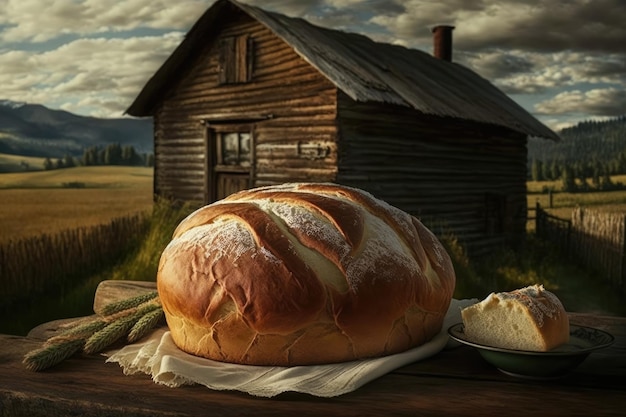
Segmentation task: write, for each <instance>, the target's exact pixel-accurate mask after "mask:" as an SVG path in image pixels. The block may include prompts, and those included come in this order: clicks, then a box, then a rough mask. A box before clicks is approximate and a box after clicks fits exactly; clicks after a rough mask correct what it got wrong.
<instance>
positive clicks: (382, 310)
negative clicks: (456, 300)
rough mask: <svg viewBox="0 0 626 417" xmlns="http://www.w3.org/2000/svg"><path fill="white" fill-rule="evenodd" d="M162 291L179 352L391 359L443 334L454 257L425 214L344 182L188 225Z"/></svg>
mask: <svg viewBox="0 0 626 417" xmlns="http://www.w3.org/2000/svg"><path fill="white" fill-rule="evenodd" d="M157 286H158V291H159V295H160V299H161V303H162V304H163V309H164V311H165V316H166V319H167V323H168V326H169V330H170V332H171V335H172V338H173V340H174V342H175V343H176V345H177V346H178V347H179V348H180V349H181V350H183V351H185V352H187V353H190V354H193V355H196V356H202V357H206V358H209V359H214V360H218V361H223V362H230V363H239V364H249V365H279V366H294V365H310V364H324V363H335V362H344V361H350V360H355V359H362V358H370V357H377V356H383V355H389V354H393V353H397V352H401V351H405V350H407V349H409V348H412V347H415V346H418V345H421V344H424V343H425V342H427V341H429V340H430V339H432V338H433V337H434V336H435V335H436V334H437V333H438V332H439V331H440V330H441V327H442V323H443V319H444V316H445V314H446V312H447V309H448V307H449V304H450V301H451V298H452V293H453V291H454V286H455V275H454V270H453V267H452V264H451V261H450V258H449V256H448V254H447V253H446V251H445V249H444V248H443V247H442V245H441V243H440V242H439V241H438V240H437V238H436V237H435V235H434V234H432V233H431V232H430V231H429V230H428V229H427V228H426V227H424V226H423V225H422V223H421V222H420V221H419V220H417V219H416V218H415V217H413V216H411V215H409V214H407V213H405V212H403V211H401V210H399V209H397V208H395V207H393V206H391V205H389V204H387V203H385V202H383V201H381V200H378V199H376V198H374V197H373V196H372V195H371V194H369V193H366V192H364V191H361V190H357V189H354V188H349V187H345V186H339V185H336V184H319V183H302V184H283V185H280V186H269V187H262V188H256V189H251V190H246V191H241V192H238V193H236V194H233V195H231V196H229V197H228V198H226V199H224V200H221V201H218V202H216V203H213V204H211V205H208V206H205V207H203V208H200V209H198V210H197V211H195V212H194V213H192V214H191V215H189V216H188V217H187V218H186V219H185V220H183V221H182V222H181V223H180V225H179V226H178V228H177V229H176V231H175V232H174V236H173V239H172V241H171V242H170V243H169V245H168V246H167V247H166V249H165V250H164V252H163V254H162V256H161V260H160V263H159V270H158V275H157Z"/></svg>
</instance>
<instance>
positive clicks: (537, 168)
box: [531, 159, 543, 181]
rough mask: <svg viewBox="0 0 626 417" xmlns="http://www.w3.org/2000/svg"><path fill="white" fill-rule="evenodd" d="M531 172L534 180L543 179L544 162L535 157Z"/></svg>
mask: <svg viewBox="0 0 626 417" xmlns="http://www.w3.org/2000/svg"><path fill="white" fill-rule="evenodd" d="M531 172H532V179H533V181H541V180H543V163H542V162H541V161H540V160H538V159H534V160H533V163H532V166H531Z"/></svg>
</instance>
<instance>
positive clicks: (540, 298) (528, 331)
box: [461, 285, 569, 352]
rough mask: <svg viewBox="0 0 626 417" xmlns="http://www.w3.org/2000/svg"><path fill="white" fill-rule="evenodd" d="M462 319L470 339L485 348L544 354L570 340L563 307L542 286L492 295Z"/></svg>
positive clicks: (462, 311) (463, 313)
mask: <svg viewBox="0 0 626 417" xmlns="http://www.w3.org/2000/svg"><path fill="white" fill-rule="evenodd" d="M461 317H462V319H463V328H464V333H465V336H466V337H467V339H468V340H470V341H472V342H475V343H479V344H483V345H488V346H493V347H500V348H506V349H515V350H529V351H540V352H543V351H548V350H550V349H553V348H555V347H557V346H560V345H562V344H564V343H567V341H568V340H569V319H568V317H567V313H566V312H565V309H564V308H563V304H562V303H561V301H560V300H559V299H558V298H557V296H556V295H554V294H553V293H551V292H550V291H547V290H546V289H544V287H543V285H532V286H528V287H525V288H521V289H518V290H515V291H511V292H499V293H491V294H489V296H487V298H485V299H484V300H483V301H481V302H479V303H477V304H474V305H471V306H469V307H466V308H464V309H463V310H461Z"/></svg>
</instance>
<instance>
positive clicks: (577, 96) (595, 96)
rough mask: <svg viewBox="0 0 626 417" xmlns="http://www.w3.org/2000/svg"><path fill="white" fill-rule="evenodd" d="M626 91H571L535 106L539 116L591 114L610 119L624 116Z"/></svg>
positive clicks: (600, 89) (603, 89) (609, 89)
mask: <svg viewBox="0 0 626 417" xmlns="http://www.w3.org/2000/svg"><path fill="white" fill-rule="evenodd" d="M624 109H626V90H623V89H617V88H596V89H593V90H589V91H581V90H572V91H565V92H562V93H559V94H557V95H556V96H554V97H553V98H551V99H549V100H545V101H542V102H540V103H538V104H537V105H535V110H536V111H537V112H538V113H540V114H546V115H557V114H591V115H594V116H602V117H611V116H619V115H621V114H624Z"/></svg>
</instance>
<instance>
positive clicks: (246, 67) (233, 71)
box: [218, 35, 254, 84]
mask: <svg viewBox="0 0 626 417" xmlns="http://www.w3.org/2000/svg"><path fill="white" fill-rule="evenodd" d="M253 63H254V42H253V40H252V38H251V37H250V36H248V35H242V36H231V37H228V38H222V39H221V40H220V42H219V67H218V73H219V83H220V84H237V83H246V82H248V81H250V80H251V79H252V70H253Z"/></svg>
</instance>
